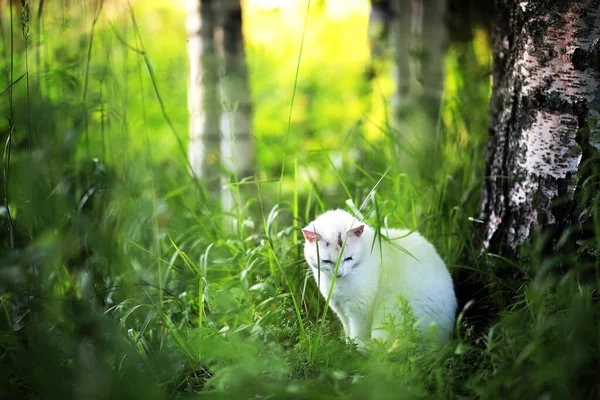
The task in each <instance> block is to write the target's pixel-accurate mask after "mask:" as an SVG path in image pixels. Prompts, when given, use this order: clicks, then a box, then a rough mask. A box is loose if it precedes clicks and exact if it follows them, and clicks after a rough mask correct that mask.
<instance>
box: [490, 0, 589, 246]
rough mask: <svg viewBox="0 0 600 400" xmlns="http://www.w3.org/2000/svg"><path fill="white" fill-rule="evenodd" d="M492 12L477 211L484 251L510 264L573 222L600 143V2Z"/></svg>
mask: <svg viewBox="0 0 600 400" xmlns="http://www.w3.org/2000/svg"><path fill="white" fill-rule="evenodd" d="M497 6H498V14H497V24H496V30H495V33H494V35H495V37H494V60H493V62H494V66H493V68H494V69H493V78H494V83H493V92H492V98H491V103H490V116H491V119H490V130H489V144H488V154H487V160H486V169H487V171H486V180H485V182H484V185H483V190H482V192H483V198H482V204H481V210H482V219H483V220H484V222H485V225H484V226H483V240H484V245H485V246H486V247H487V248H488V249H490V250H491V251H495V252H501V253H503V254H513V253H514V252H515V251H516V250H517V248H518V247H519V246H520V245H522V244H525V243H528V242H530V239H531V237H532V234H533V233H534V232H536V231H538V230H539V229H540V228H551V227H554V228H556V229H555V230H554V232H558V233H560V232H561V231H562V230H564V229H565V228H566V227H567V226H569V225H570V223H572V222H573V219H574V216H576V215H578V214H579V212H576V208H577V205H576V204H574V202H573V201H572V200H573V194H574V193H575V192H577V191H578V190H579V189H580V188H581V185H582V184H583V182H584V181H585V171H582V169H583V166H585V165H589V164H590V163H588V162H587V161H588V160H591V159H592V158H594V157H597V156H598V149H599V142H600V140H599V139H600V137H599V135H600V133H599V125H598V115H599V114H598V112H599V111H600V103H599V99H600V86H599V83H600V69H599V64H600V62H599V58H600V43H599V42H600V1H598V0H572V1H554V2H548V1H542V0H534V1H531V0H530V1H517V0H498V2H497ZM596 162H597V160H596ZM558 199H561V203H560V204H559V203H557V200H558ZM565 200H566V201H565Z"/></svg>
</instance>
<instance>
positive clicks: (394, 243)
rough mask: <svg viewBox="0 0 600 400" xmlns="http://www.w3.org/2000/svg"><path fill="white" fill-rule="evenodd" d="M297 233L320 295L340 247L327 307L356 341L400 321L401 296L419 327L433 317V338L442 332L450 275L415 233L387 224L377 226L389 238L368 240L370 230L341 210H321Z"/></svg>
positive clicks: (448, 316) (449, 308) (448, 318)
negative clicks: (385, 227) (382, 227)
mask: <svg viewBox="0 0 600 400" xmlns="http://www.w3.org/2000/svg"><path fill="white" fill-rule="evenodd" d="M303 233H304V236H305V238H306V243H305V247H304V255H305V257H306V260H307V262H308V264H309V265H310V267H311V268H312V270H313V274H314V277H315V279H316V280H317V283H318V285H319V290H320V291H321V293H322V294H323V296H324V297H325V298H327V297H328V295H329V290H330V288H331V283H332V280H333V272H334V271H335V268H336V263H337V261H338V257H340V252H341V250H342V248H343V254H342V256H341V258H340V265H339V268H338V270H337V278H336V280H335V284H334V286H333V291H332V295H331V301H330V307H331V308H332V309H333V310H334V311H335V313H336V314H337V315H338V317H339V318H340V320H341V321H342V324H343V326H344V331H345V332H346V335H347V336H349V337H351V338H355V339H357V340H358V342H359V344H361V345H362V344H363V343H364V342H365V341H367V340H369V339H382V340H383V339H386V337H387V331H386V330H384V329H382V325H383V323H384V321H390V320H395V322H396V323H398V322H399V321H400V319H401V318H402V315H401V312H400V308H401V307H400V300H399V297H402V298H404V299H405V300H406V301H407V302H408V304H409V306H410V307H411V309H412V312H413V315H414V316H415V317H416V318H417V321H418V325H419V328H420V329H421V331H422V332H424V333H426V332H429V329H428V328H429V326H430V324H431V323H432V322H434V323H435V332H436V336H437V337H438V339H439V340H445V339H447V338H448V336H449V335H450V333H451V332H452V330H453V328H454V320H455V314H456V296H455V294H454V287H453V284H452V278H451V277H450V274H449V273H448V270H447V268H446V265H445V264H444V262H443V261H442V259H441V258H440V256H439V255H438V254H437V252H436V251H435V248H434V247H433V245H431V244H430V243H429V242H427V241H426V240H425V239H424V238H423V237H422V236H420V235H419V234H418V233H412V234H410V235H409V234H408V233H409V231H406V230H398V229H389V230H386V231H385V232H382V233H383V234H384V235H385V236H386V237H387V238H389V240H387V239H385V238H377V239H376V240H375V242H374V237H375V231H374V230H373V229H372V228H371V227H369V226H368V225H363V224H362V223H361V222H359V221H358V220H356V219H355V218H354V217H353V216H351V215H350V214H349V213H347V212H345V211H343V210H334V211H328V212H326V213H325V214H323V215H321V216H320V217H319V218H317V219H316V220H315V221H313V222H311V223H310V224H309V225H308V226H307V227H306V228H305V229H304V230H303ZM346 236H347V239H346ZM344 241H346V244H345V247H344V246H343V244H344ZM317 244H318V248H319V254H318V256H317ZM399 247H401V248H403V249H405V250H406V252H405V251H403V250H402V249H400V248H399ZM407 252H408V253H410V255H409V254H407ZM317 260H320V269H319V267H318V261H317Z"/></svg>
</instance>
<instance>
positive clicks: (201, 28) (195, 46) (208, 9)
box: [186, 0, 221, 192]
mask: <svg viewBox="0 0 600 400" xmlns="http://www.w3.org/2000/svg"><path fill="white" fill-rule="evenodd" d="M186 7H187V21H186V25H187V32H188V54H189V57H190V78H189V87H188V109H189V113H190V122H189V125H190V128H189V134H190V141H189V146H188V157H189V160H190V165H191V166H192V169H193V172H194V174H195V175H196V176H197V177H199V178H203V179H205V181H206V182H207V185H208V187H209V189H210V190H211V191H212V192H218V190H219V186H220V183H219V178H220V174H219V172H220V171H219V163H220V142H221V140H220V133H219V121H220V110H221V107H220V104H219V96H218V90H217V85H218V74H217V71H218V69H217V65H218V64H217V55H216V51H215V43H214V20H215V15H214V5H213V1H212V0H186Z"/></svg>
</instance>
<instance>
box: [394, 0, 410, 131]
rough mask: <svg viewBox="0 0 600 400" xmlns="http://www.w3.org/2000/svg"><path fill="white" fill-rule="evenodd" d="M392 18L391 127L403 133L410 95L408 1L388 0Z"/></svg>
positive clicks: (408, 110)
mask: <svg viewBox="0 0 600 400" xmlns="http://www.w3.org/2000/svg"><path fill="white" fill-rule="evenodd" d="M390 1H391V12H392V19H391V23H390V47H391V49H392V61H393V63H392V82H393V84H394V92H393V93H392V97H391V101H390V103H391V104H390V107H391V113H392V127H393V128H394V129H396V130H398V131H399V132H400V134H402V133H404V131H403V130H402V129H401V126H402V122H403V121H405V120H406V118H407V116H408V115H409V114H410V110H411V98H410V97H411V96H410V94H411V93H410V92H411V90H410V88H411V84H410V79H411V76H410V61H409V60H410V43H411V36H410V22H411V21H410V15H411V12H410V1H409V0H390Z"/></svg>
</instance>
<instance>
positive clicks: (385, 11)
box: [366, 0, 391, 79]
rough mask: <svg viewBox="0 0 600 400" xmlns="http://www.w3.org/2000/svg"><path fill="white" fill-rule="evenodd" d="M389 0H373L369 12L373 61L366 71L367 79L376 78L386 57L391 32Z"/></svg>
mask: <svg viewBox="0 0 600 400" xmlns="http://www.w3.org/2000/svg"><path fill="white" fill-rule="evenodd" d="M390 6H391V5H390V1H389V0H371V12H370V13H369V29H368V35H369V50H370V52H371V63H370V65H369V67H368V69H367V71H366V75H367V79H373V78H375V77H376V76H377V75H378V73H379V70H380V68H381V64H382V63H383V61H384V60H385V59H386V56H387V54H388V51H387V47H388V46H387V42H388V41H387V38H388V36H389V32H390V20H391V9H390Z"/></svg>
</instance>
